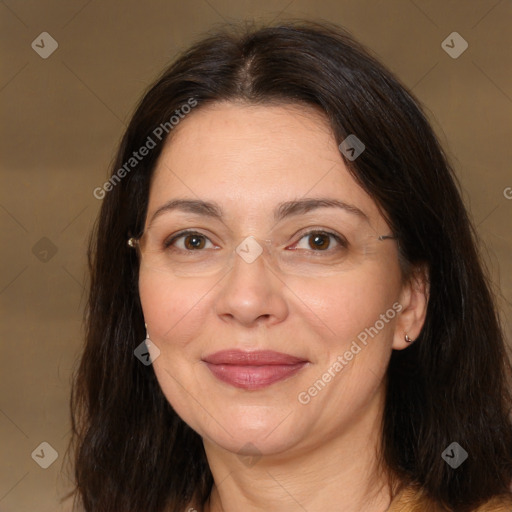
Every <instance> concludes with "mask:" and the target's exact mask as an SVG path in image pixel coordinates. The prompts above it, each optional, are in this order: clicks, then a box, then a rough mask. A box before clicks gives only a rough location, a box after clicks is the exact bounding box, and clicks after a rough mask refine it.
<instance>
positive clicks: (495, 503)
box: [475, 496, 512, 512]
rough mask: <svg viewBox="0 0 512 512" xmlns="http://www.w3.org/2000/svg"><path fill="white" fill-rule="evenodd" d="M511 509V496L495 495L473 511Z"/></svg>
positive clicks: (505, 510)
mask: <svg viewBox="0 0 512 512" xmlns="http://www.w3.org/2000/svg"><path fill="white" fill-rule="evenodd" d="M510 511H512V496H495V497H494V498H492V499H490V500H489V501H487V502H485V503H484V504H483V505H481V506H480V507H478V508H477V509H476V510H475V512H510Z"/></svg>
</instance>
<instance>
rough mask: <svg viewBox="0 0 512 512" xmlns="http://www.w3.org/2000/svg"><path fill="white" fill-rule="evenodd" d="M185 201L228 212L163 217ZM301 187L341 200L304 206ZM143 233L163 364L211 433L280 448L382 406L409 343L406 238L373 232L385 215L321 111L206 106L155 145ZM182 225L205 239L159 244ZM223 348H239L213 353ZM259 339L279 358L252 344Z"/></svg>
mask: <svg viewBox="0 0 512 512" xmlns="http://www.w3.org/2000/svg"><path fill="white" fill-rule="evenodd" d="M176 199H185V200H190V201H197V202H208V203H215V205H216V207H217V209H218V211H217V212H216V213H218V214H219V215H221V217H218V216H215V215H211V213H212V211H211V209H210V210H208V211H207V212H205V211H203V210H204V208H203V209H201V208H199V207H198V206H197V205H196V206H195V207H194V208H188V209H181V208H169V207H168V208H165V209H163V210H160V211H159V213H158V214H157V215H156V216H155V212H157V210H159V209H160V208H161V207H162V206H164V205H168V204H169V202H170V201H173V200H176ZM305 199H323V200H328V201H330V202H334V201H337V202H338V206H332V205H331V206H329V205H328V203H320V204H315V203H313V202H310V203H309V204H308V205H307V206H306V207H304V205H302V207H301V206H300V201H304V200H305ZM293 201H298V202H299V203H298V204H295V205H292V206H290V205H287V206H282V204H283V203H290V202H293ZM340 205H341V206H340ZM208 212H209V213H210V214H208ZM154 216H155V217H154ZM153 217H154V218H153ZM146 229H147V232H148V234H147V235H146V238H147V240H146V241H145V242H144V243H145V245H144V247H145V248H146V249H145V250H146V253H144V252H143V254H144V256H143V261H142V264H141V268H140V279H139V290H140V298H141V302H142V307H143V312H144V318H145V321H146V323H147V326H148V327H147V328H148V332H149V336H150V338H151V340H152V341H153V343H154V344H155V345H156V346H157V347H158V348H159V350H160V356H159V357H158V358H156V360H155V361H154V363H153V367H154V370H155V373H156V376H157V378H158V381H159V384H160V386H161V388H162V391H163V393H164V394H165V396H166V397H167V399H168V401H169V402H170V404H171V405H172V406H173V408H174V409H175V411H176V412H177V413H178V414H179V416H180V417H181V418H182V419H183V420H184V421H185V422H186V423H187V424H188V425H190V426H191V427H192V428H193V429H194V430H195V431H196V432H198V433H199V434H200V435H201V436H202V437H203V438H204V439H205V441H208V442H210V443H213V444H214V445H215V446H217V447H221V448H224V449H226V450H229V451H231V452H237V453H243V452H244V450H245V451H246V452H247V453H250V452H252V453H253V454H254V453H262V454H277V453H280V452H283V451H287V450H292V451H293V450H299V449H305V448H308V447H312V446H314V445H316V444H318V443H322V442H325V441H326V440H327V439H328V438H330V437H331V438H332V437H333V436H339V435H342V434H343V432H345V431H347V430H348V429H349V428H350V427H351V426H352V425H353V424H354V422H356V421H357V420H358V418H362V417H364V416H368V415H371V414H372V413H376V411H378V410H379V409H378V408H379V404H380V405H381V404H382V400H381V399H382V396H383V395H382V390H383V378H384V375H385V371H386V367H387V364H388V361H389V357H390V354H391V350H392V348H393V347H394V348H403V347H402V346H401V345H400V342H399V341H398V340H402V339H403V334H404V333H403V331H402V332H399V331H400V316H401V314H400V310H401V309H402V304H401V303H400V301H401V300H402V295H401V294H402V292H403V289H402V276H401V271H400V267H399V263H398V252H397V246H396V242H395V241H394V240H389V239H388V240H378V236H379V235H389V234H390V231H389V227H388V226H387V225H386V222H385V221H384V219H383V217H382V216H381V215H380V213H379V211H378V209H377V207H376V205H375V203H374V202H373V200H372V199H371V198H370V197H369V196H368V195H367V194H366V193H365V192H364V191H363V190H362V188H361V187H360V186H358V185H357V184H356V182H355V181H354V179H353V178H352V177H351V175H350V174H349V172H348V171H347V168H346V166H345V164H344V162H343V159H342V156H341V154H340V149H339V148H338V146H337V144H336V142H335V140H334V137H333V136H332V134H331V131H330V128H329V125H328V123H327V121H326V119H325V118H324V117H323V116H322V115H321V114H319V113H318V112H317V111H315V110H313V109H310V108H305V107H303V106H299V107H297V106H248V105H243V104H235V103H217V104H214V105H211V106H208V107H204V108H199V107H198V109H197V110H195V111H194V112H192V113H191V114H190V115H189V116H188V118H186V119H185V120H183V121H181V124H180V125H178V126H177V127H176V128H175V131H174V133H173V138H172V141H170V142H169V143H168V144H167V145H166V147H165V148H164V151H163V153H162V154H161V156H160V159H159V161H158V164H157V168H156V170H155V174H154V176H153V181H152V184H151V189H150V196H149V207H148V215H147V219H146ZM185 229H189V230H192V231H194V232H195V233H196V235H194V234H193V235H185V236H182V237H181V238H177V239H176V240H174V241H173V242H172V244H171V245H170V246H168V247H167V248H164V244H165V242H166V241H167V242H169V240H170V239H172V236H171V235H174V234H177V233H179V232H180V231H182V230H185ZM309 231H314V232H313V234H307V233H308V232H309ZM318 231H321V232H327V233H333V234H334V235H335V236H330V235H329V234H327V235H326V234H322V233H320V234H318ZM336 236H338V237H339V238H338V239H337V238H336ZM247 237H254V238H251V239H249V240H246V239H247ZM265 240H272V241H273V242H272V244H271V246H269V247H270V249H269V247H267V245H266V242H265ZM235 249H236V251H235ZM260 249H262V250H263V252H261V251H260ZM143 251H144V249H143ZM267 251H269V252H267ZM270 251H271V252H270ZM260 252H261V254H260ZM226 350H228V351H241V352H236V353H235V356H240V358H241V359H236V357H235V358H233V353H232V352H231V353H227V354H226V353H224V354H220V355H218V357H217V359H215V358H214V357H212V355H213V354H215V353H218V352H220V351H226ZM254 351H273V352H278V353H281V354H284V355H285V357H284V359H279V358H276V355H275V354H270V356H269V354H268V353H267V354H259V355H256V356H254V355H253V356H251V355H249V356H247V353H248V352H254ZM286 356H293V358H295V359H292V358H289V357H288V358H287V357H286ZM251 358H252V359H251ZM249 363H251V364H249Z"/></svg>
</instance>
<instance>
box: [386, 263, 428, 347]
mask: <svg viewBox="0 0 512 512" xmlns="http://www.w3.org/2000/svg"><path fill="white" fill-rule="evenodd" d="M428 297H429V274H428V269H427V267H426V266H420V267H416V268H415V269H414V270H413V271H412V273H411V276H410V277H409V279H407V281H406V282H404V284H403V286H402V290H401V292H400V298H399V301H398V302H399V304H400V305H401V306H402V309H401V311H400V312H399V314H398V317H397V321H396V323H395V334H394V339H393V348H394V349H395V350H403V349H404V348H407V347H409V346H410V345H411V344H412V343H411V342H409V343H408V342H407V341H405V335H407V336H409V338H410V339H411V340H415V339H416V338H417V337H418V336H419V335H420V332H421V329H422V328H423V324H424V323H425V317H426V315H427V305H428Z"/></svg>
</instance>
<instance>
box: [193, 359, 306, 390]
mask: <svg viewBox="0 0 512 512" xmlns="http://www.w3.org/2000/svg"><path fill="white" fill-rule="evenodd" d="M203 361H204V362H205V363H206V366H207V367H208V369H209V370H210V371H211V372H212V374H213V375H214V376H215V377H216V378H217V379H218V380H220V381H222V382H225V383H227V384H230V385H232V386H234V387H237V388H242V389H247V390H257V389H262V388H265V387H267V386H270V385H271V384H274V383H275V382H278V381H281V380H284V379H287V378H289V377H292V376H293V375H295V374H296V373H297V372H299V371H300V370H301V369H302V368H304V367H305V366H306V365H307V364H308V363H309V361H308V360H306V359H304V358H300V357H295V356H292V355H289V354H283V353H281V352H274V351H271V350H261V351H253V352H245V351H242V350H223V351H221V352H215V353H214V354H211V355H209V356H206V357H205V358H203Z"/></svg>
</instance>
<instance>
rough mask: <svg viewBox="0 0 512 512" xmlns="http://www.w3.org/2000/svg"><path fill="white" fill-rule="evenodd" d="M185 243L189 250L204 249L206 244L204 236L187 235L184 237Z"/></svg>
mask: <svg viewBox="0 0 512 512" xmlns="http://www.w3.org/2000/svg"><path fill="white" fill-rule="evenodd" d="M184 245H185V248H186V249H188V250H194V249H202V248H203V247H204V246H205V240H204V236H200V235H187V236H185V237H184Z"/></svg>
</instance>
